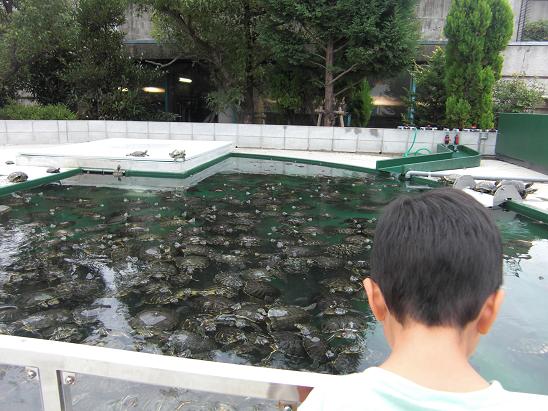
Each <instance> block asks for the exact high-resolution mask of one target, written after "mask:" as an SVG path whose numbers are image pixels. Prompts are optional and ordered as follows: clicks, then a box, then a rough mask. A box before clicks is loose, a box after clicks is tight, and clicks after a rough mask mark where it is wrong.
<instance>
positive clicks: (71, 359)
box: [0, 335, 337, 411]
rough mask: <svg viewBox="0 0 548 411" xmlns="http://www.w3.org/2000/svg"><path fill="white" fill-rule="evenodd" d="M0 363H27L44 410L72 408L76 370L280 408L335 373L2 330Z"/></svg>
mask: <svg viewBox="0 0 548 411" xmlns="http://www.w3.org/2000/svg"><path fill="white" fill-rule="evenodd" d="M0 364H6V365H12V366H21V367H27V374H28V376H29V378H32V379H38V380H39V383H40V390H41V395H42V402H43V409H44V410H45V411H60V410H70V409H71V408H72V407H71V403H70V401H67V396H66V394H64V390H65V389H66V386H67V385H73V384H77V382H78V381H77V378H78V377H77V375H78V374H85V375H92V376H97V377H104V378H112V379H118V380H123V381H127V382H132V383H141V384H152V385H156V386H166V387H177V388H184V389H188V390H196V391H204V392H208V393H215V394H224V395H230V396H240V397H251V398H257V399H263V400H274V401H277V402H278V406H279V408H280V409H285V410H291V409H296V406H297V405H298V404H299V388H300V387H315V386H317V385H318V384H320V383H325V382H329V381H330V380H331V379H333V378H337V377H334V376H330V375H323V374H315V373H309V372H298V371H288V370H278V369H271V368H262V367H253V366H248V365H236V364H225V363H218V362H211V361H201V360H192V359H186V358H176V357H169V356H163V355H155V354H146V353H138V352H132V351H124V350H117V349H111V348H101V347H93V346H87V345H80V344H71V343H64V342H57V341H47V340H40V339H34V338H24V337H15V336H7V335H0ZM68 398H70V395H69V396H68Z"/></svg>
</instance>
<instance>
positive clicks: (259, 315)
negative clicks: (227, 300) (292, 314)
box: [232, 302, 267, 323]
mask: <svg viewBox="0 0 548 411" xmlns="http://www.w3.org/2000/svg"><path fill="white" fill-rule="evenodd" d="M232 308H233V309H234V311H233V312H232V313H233V314H234V315H236V316H238V317H239V318H244V319H247V320H249V321H253V322H255V323H258V322H262V321H264V320H265V319H266V317H267V312H266V310H265V309H264V308H263V306H261V305H260V304H255V303H252V302H244V303H238V304H236V305H235V306H234V307H232Z"/></svg>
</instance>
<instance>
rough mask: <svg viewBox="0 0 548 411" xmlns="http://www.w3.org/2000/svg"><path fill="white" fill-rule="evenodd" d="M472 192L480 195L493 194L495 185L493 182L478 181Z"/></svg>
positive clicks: (495, 188) (495, 189)
mask: <svg viewBox="0 0 548 411" xmlns="http://www.w3.org/2000/svg"><path fill="white" fill-rule="evenodd" d="M474 190H475V191H478V192H480V193H486V194H494V193H495V191H497V184H496V183H495V182H493V181H478V182H477V183H476V187H475V188H474Z"/></svg>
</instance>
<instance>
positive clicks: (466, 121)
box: [444, 0, 513, 128]
mask: <svg viewBox="0 0 548 411" xmlns="http://www.w3.org/2000/svg"><path fill="white" fill-rule="evenodd" d="M512 16H513V14H512V9H511V7H510V5H509V4H508V1H507V0H454V1H453V2H452V5H451V9H450V11H449V14H448V16H447V23H446V25H445V31H444V33H445V36H446V37H447V39H448V43H447V49H446V78H445V79H446V90H447V100H446V117H447V121H448V122H449V124H450V125H451V126H456V127H464V126H466V125H477V126H479V127H481V128H491V127H493V125H494V115H493V107H492V95H493V94H492V93H493V85H494V83H495V81H496V80H497V79H498V78H500V72H501V69H502V56H501V54H500V53H501V51H502V50H503V49H504V48H505V47H506V45H507V44H508V41H509V40H510V38H511V35H512V27H513V17H512Z"/></svg>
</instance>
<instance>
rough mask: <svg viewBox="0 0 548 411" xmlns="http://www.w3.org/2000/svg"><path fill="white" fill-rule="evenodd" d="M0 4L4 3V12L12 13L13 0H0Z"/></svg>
mask: <svg viewBox="0 0 548 411" xmlns="http://www.w3.org/2000/svg"><path fill="white" fill-rule="evenodd" d="M2 4H3V5H4V9H5V10H6V13H8V14H11V13H13V0H2Z"/></svg>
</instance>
